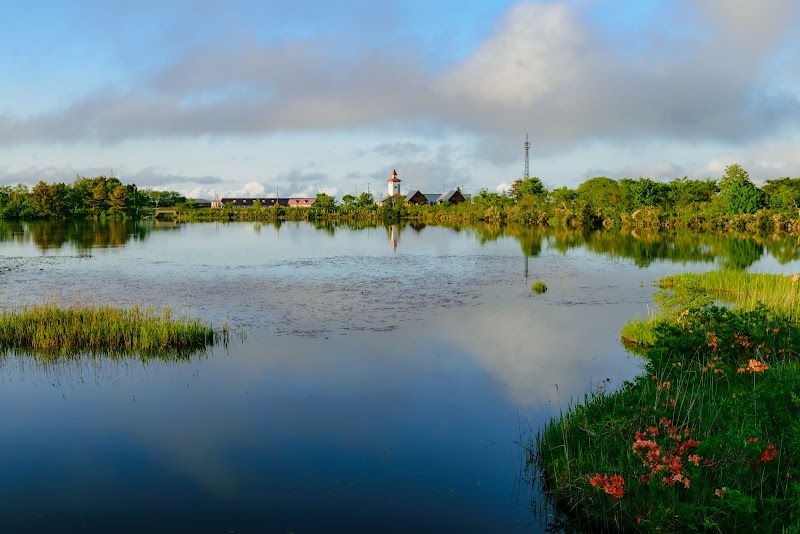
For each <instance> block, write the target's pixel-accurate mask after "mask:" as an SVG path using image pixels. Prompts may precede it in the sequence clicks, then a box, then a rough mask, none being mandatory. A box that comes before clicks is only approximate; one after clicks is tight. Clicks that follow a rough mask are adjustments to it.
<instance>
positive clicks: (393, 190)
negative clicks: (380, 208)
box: [387, 170, 400, 197]
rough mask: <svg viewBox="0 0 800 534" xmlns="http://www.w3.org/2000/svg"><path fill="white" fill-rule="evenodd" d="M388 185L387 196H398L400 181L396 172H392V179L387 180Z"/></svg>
mask: <svg viewBox="0 0 800 534" xmlns="http://www.w3.org/2000/svg"><path fill="white" fill-rule="evenodd" d="M387 182H388V183H389V196H390V197H397V196H400V179H399V178H398V177H397V171H396V170H393V171H392V177H391V178H389V179H388V180H387Z"/></svg>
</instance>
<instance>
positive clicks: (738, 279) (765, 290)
mask: <svg viewBox="0 0 800 534" xmlns="http://www.w3.org/2000/svg"><path fill="white" fill-rule="evenodd" d="M799 280H800V275H797V274H795V275H792V276H790V275H780V274H760V273H747V272H743V271H736V270H731V269H723V270H720V271H710V272H707V273H702V274H694V273H683V274H678V275H674V276H667V277H666V278H663V279H661V281H660V282H659V285H660V286H661V287H662V288H665V289H670V290H674V289H675V288H679V287H684V288H685V287H692V288H695V289H700V290H705V291H707V292H708V293H710V294H712V295H713V296H715V297H717V298H718V299H720V300H722V301H726V302H732V303H734V304H735V305H736V306H737V307H739V308H741V309H744V310H753V309H755V307H756V306H757V305H758V303H759V302H760V303H763V304H765V305H766V306H768V307H769V308H771V309H774V310H778V311H781V312H783V313H784V314H786V315H788V317H789V318H790V319H793V320H794V321H796V322H800V284H798V281H799Z"/></svg>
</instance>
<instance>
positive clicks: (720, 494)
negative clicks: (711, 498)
mask: <svg viewBox="0 0 800 534" xmlns="http://www.w3.org/2000/svg"><path fill="white" fill-rule="evenodd" d="M726 491H728V488H726V487H725V486H722V489H715V490H714V495H716V496H717V497H719V498H720V499H724V498H725V492H726Z"/></svg>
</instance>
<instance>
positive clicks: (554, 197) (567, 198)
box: [549, 186, 578, 209]
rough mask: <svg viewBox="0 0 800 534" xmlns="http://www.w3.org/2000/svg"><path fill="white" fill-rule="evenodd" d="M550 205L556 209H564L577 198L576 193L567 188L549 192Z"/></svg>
mask: <svg viewBox="0 0 800 534" xmlns="http://www.w3.org/2000/svg"><path fill="white" fill-rule="evenodd" d="M549 197H550V198H549V200H550V204H552V205H553V206H555V207H557V208H563V209H566V208H568V207H570V206H571V205H572V203H573V202H575V200H576V199H577V198H578V193H577V192H576V191H575V190H574V189H570V188H569V187H567V186H562V187H559V188H558V189H553V190H552V191H550V195H549Z"/></svg>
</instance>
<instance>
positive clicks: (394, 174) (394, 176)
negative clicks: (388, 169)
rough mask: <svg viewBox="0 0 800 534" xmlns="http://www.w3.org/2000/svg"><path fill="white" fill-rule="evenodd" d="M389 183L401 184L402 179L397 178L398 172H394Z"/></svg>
mask: <svg viewBox="0 0 800 534" xmlns="http://www.w3.org/2000/svg"><path fill="white" fill-rule="evenodd" d="M386 181H387V182H399V181H400V179H399V178H398V177H397V171H395V170H393V171H392V177H391V178H389V179H388V180H386Z"/></svg>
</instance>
